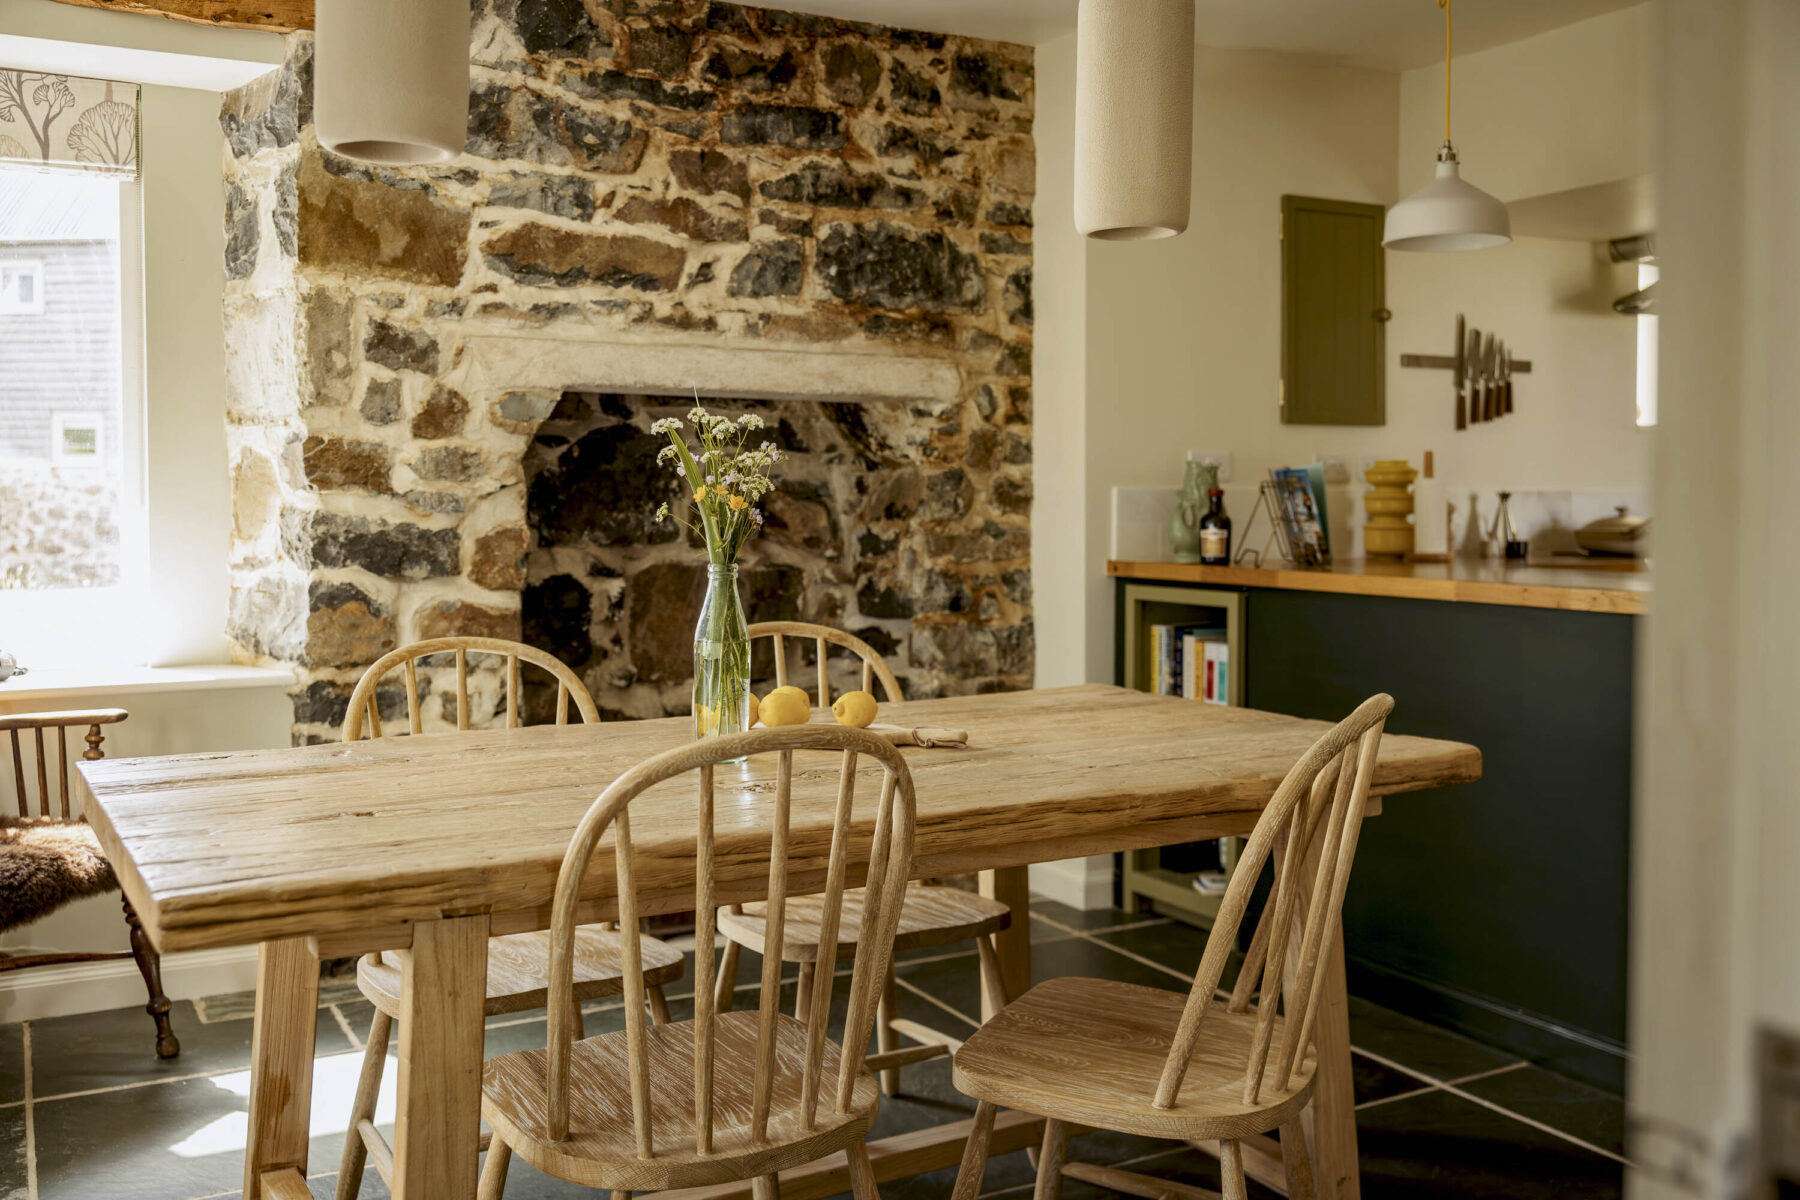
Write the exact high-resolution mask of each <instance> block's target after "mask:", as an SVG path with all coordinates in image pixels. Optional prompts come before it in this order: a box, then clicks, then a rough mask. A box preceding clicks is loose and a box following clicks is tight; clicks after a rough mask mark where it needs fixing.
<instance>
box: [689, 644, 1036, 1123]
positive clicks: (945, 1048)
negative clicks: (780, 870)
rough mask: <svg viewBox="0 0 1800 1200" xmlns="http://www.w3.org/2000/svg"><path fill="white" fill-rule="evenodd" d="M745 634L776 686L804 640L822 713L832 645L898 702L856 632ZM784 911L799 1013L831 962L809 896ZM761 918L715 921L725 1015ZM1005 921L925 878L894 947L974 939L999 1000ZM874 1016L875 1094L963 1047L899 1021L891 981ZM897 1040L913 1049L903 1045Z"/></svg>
mask: <svg viewBox="0 0 1800 1200" xmlns="http://www.w3.org/2000/svg"><path fill="white" fill-rule="evenodd" d="M749 632H750V640H751V643H752V645H754V644H755V643H756V642H757V641H759V640H761V639H763V638H767V639H769V640H770V642H771V643H772V645H771V649H772V650H773V652H774V658H775V683H776V686H777V687H779V686H781V685H783V684H785V683H787V681H788V678H789V675H788V667H789V665H790V663H789V659H790V658H791V657H794V650H795V648H796V647H804V646H805V645H806V644H807V643H808V641H810V642H811V643H812V649H813V667H814V669H815V671H816V680H817V691H818V696H817V702H818V705H819V707H821V708H828V707H830V705H831V678H830V672H829V670H828V667H827V661H826V655H827V652H828V651H829V649H830V648H831V647H832V646H837V647H840V648H842V649H844V650H848V651H849V652H850V653H851V654H853V655H855V656H856V658H857V660H858V661H859V662H860V664H861V668H862V690H863V691H865V692H868V693H870V694H871V695H875V694H876V693H875V691H874V687H875V684H876V682H878V681H879V682H880V684H881V692H880V694H879V695H877V696H876V698H877V699H878V700H880V701H881V702H883V703H886V704H896V703H898V702H899V701H900V700H901V698H902V697H901V695H900V681H899V680H898V679H896V678H895V677H894V672H893V671H892V670H891V669H889V667H888V665H887V662H886V660H885V659H883V658H882V657H881V653H880V651H878V650H876V649H875V648H874V647H873V646H871V645H869V643H867V642H865V641H864V640H863V639H861V638H859V637H857V636H856V635H855V634H851V633H846V632H844V631H843V630H841V629H833V628H831V627H830V626H829V625H813V624H809V623H807V622H804V621H763V622H759V623H757V624H755V625H752V626H750V631H749ZM801 665H802V666H804V664H801ZM797 677H798V676H796V678H797ZM848 903H849V905H850V910H851V913H852V919H851V920H850V921H848V922H846V923H845V925H844V926H843V927H842V944H841V945H840V946H839V947H838V953H839V954H840V955H842V954H844V953H848V952H850V951H852V950H853V948H854V946H855V944H856V930H857V929H859V928H860V922H859V917H860V911H861V904H862V897H861V895H860V894H859V893H856V892H852V893H851V895H850V897H849V901H848ZM787 912H788V929H787V931H786V935H785V937H784V939H783V941H782V942H781V943H779V945H778V947H777V949H778V950H779V952H781V953H784V954H786V956H787V959H788V961H789V962H793V963H796V964H798V965H799V968H800V989H799V998H798V1004H799V1008H800V1009H804V1007H805V998H806V996H807V995H808V993H809V990H810V989H811V987H812V982H813V979H814V977H815V974H816V972H817V964H818V963H819V962H820V961H826V962H829V961H830V960H831V957H832V956H831V955H821V954H820V953H819V949H818V947H819V944H820V942H819V937H820V933H821V930H820V927H819V925H820V923H819V919H818V917H819V914H818V911H817V901H816V898H814V897H804V896H803V897H795V898H794V900H793V901H791V902H790V903H789V904H788V907H787ZM766 916H767V914H766V913H765V912H764V910H763V906H762V905H760V904H751V905H733V906H731V907H730V908H728V909H727V910H726V911H725V912H724V913H722V914H721V915H720V918H719V930H720V932H721V933H723V934H724V935H725V936H726V937H727V938H729V939H730V942H729V943H728V944H727V945H726V947H725V962H724V965H723V967H722V969H721V971H720V973H719V985H718V989H719V992H718V1001H719V1004H720V1005H721V1006H722V1007H723V1008H724V1009H727V1010H729V1009H730V1007H731V1002H732V988H733V987H734V986H735V985H736V982H737V964H738V954H739V949H738V947H739V945H740V944H742V945H745V946H748V947H749V948H750V949H752V950H755V951H756V952H757V953H759V954H763V955H767V954H768V952H769V948H768V947H767V946H766V945H764V939H765V934H766V928H767V922H766ZM1011 922H1012V910H1011V909H1010V908H1009V907H1008V906H1007V905H1006V903H1005V902H1004V901H1001V900H995V899H992V898H990V897H986V896H978V895H975V894H974V893H972V892H967V891H963V890H962V889H961V888H954V887H940V886H937V882H936V881H935V880H930V879H925V880H920V881H919V882H918V883H917V884H915V885H914V887H913V888H912V890H911V891H910V892H909V893H908V894H907V898H906V906H905V909H904V911H903V912H902V913H901V917H900V932H899V935H898V940H897V941H896V945H897V946H898V947H899V948H901V949H905V950H919V949H928V948H933V947H937V946H947V945H951V944H953V943H955V942H963V941H973V942H974V943H975V947H976V950H977V951H978V952H979V954H980V959H981V970H982V974H983V977H984V978H985V979H987V980H989V981H990V982H989V984H988V986H989V988H990V989H991V990H994V991H995V994H996V995H1000V994H1002V993H1000V992H999V991H998V983H997V981H998V980H999V979H1000V960H999V957H998V955H997V953H996V951H995V948H994V941H993V935H994V934H995V933H998V932H999V931H1000V930H1002V929H1005V928H1006V927H1007V926H1008V925H1009V924H1011ZM880 1016H881V1019H880V1023H879V1025H878V1026H877V1033H878V1046H879V1052H878V1053H876V1054H874V1055H872V1056H870V1060H869V1061H870V1065H871V1066H872V1067H874V1068H875V1069H877V1070H879V1071H880V1073H881V1090H882V1091H883V1092H886V1093H887V1094H888V1095H890V1096H891V1095H894V1094H895V1093H897V1092H898V1091H899V1090H900V1068H901V1067H902V1066H904V1065H907V1064H910V1063H917V1062H924V1061H926V1060H927V1059H931V1058H940V1057H942V1056H943V1055H945V1054H948V1053H950V1051H952V1050H954V1049H955V1048H956V1047H957V1046H960V1045H961V1044H962V1043H961V1042H960V1041H959V1040H957V1039H956V1038H954V1037H951V1036H950V1035H948V1034H946V1033H944V1032H943V1031H941V1030H938V1029H933V1028H932V1027H931V1026H929V1025H926V1024H924V1023H922V1022H919V1021H914V1020H911V1019H909V1018H906V1017H902V1016H901V1015H900V1003H899V994H898V991H897V985H896V984H895V982H894V981H893V980H892V979H889V980H888V981H887V982H886V984H885V985H884V986H883V988H882V992H881V1014H880ZM902 1036H904V1037H907V1038H909V1039H911V1040H912V1041H914V1042H916V1043H918V1045H916V1046H908V1047H902V1046H901V1045H900V1039H901V1037H902Z"/></svg>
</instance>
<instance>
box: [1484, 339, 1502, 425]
mask: <svg viewBox="0 0 1800 1200" xmlns="http://www.w3.org/2000/svg"><path fill="white" fill-rule="evenodd" d="M1481 373H1482V375H1483V376H1484V377H1485V378H1486V379H1487V381H1488V384H1487V387H1486V388H1485V389H1484V390H1483V393H1482V404H1483V406H1484V407H1483V408H1482V410H1481V419H1482V420H1484V421H1491V420H1493V419H1494V417H1495V416H1496V415H1497V414H1496V413H1495V411H1494V405H1495V404H1496V403H1497V402H1498V401H1499V399H1500V396H1499V392H1500V380H1499V379H1498V377H1497V376H1496V374H1495V371H1494V335H1493V334H1491V333H1490V334H1488V335H1487V342H1486V344H1485V345H1483V346H1482V348H1481Z"/></svg>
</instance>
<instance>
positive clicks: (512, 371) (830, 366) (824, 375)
mask: <svg viewBox="0 0 1800 1200" xmlns="http://www.w3.org/2000/svg"><path fill="white" fill-rule="evenodd" d="M445 382H446V383H447V384H449V385H450V386H452V387H455V388H458V389H459V390H461V391H462V392H463V393H464V394H465V395H467V396H470V397H471V398H475V397H476V396H477V395H478V394H480V395H482V396H485V395H487V394H489V393H497V392H499V393H503V392H511V391H520V390H533V391H550V392H555V393H557V394H561V393H562V392H565V391H598V392H644V393H651V394H658V395H670V396H680V395H686V394H691V393H694V392H698V393H699V395H700V396H701V397H702V398H707V397H729V398H734V399H744V400H792V399H804V400H828V401H839V402H850V403H855V402H880V401H926V402H944V403H954V402H955V401H956V400H957V399H958V397H959V396H960V395H961V394H962V389H963V382H962V373H961V372H960V371H959V370H957V368H956V366H955V365H954V364H952V363H949V362H946V361H944V360H943V359H936V358H915V357H911V356H908V355H896V354H887V353H868V352H862V353H858V352H855V351H854V350H848V351H847V350H844V349H840V348H838V347H824V348H820V349H811V350H792V349H782V348H778V347H773V346H769V345H766V344H763V343H756V342H746V343H740V344H737V345H732V346H721V345H719V344H718V339H716V338H712V339H707V340H704V341H703V340H700V339H697V338H683V337H672V336H660V337H644V338H641V339H639V340H619V341H613V340H605V339H604V335H603V334H602V335H596V333H595V332H594V331H591V330H585V329H581V328H574V329H567V330H554V331H547V332H541V333H540V332H536V331H521V330H516V329H515V330H504V331H502V330H495V331H493V332H483V331H477V332H474V333H471V334H467V335H465V336H464V338H463V341H462V345H461V349H460V353H459V355H458V358H457V361H456V363H455V365H454V366H452V368H451V369H450V371H449V372H448V373H447V374H446V376H445Z"/></svg>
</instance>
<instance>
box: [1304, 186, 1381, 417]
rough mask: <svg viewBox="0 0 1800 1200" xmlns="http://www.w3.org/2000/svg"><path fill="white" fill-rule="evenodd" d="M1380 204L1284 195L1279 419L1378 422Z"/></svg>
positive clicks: (1379, 403)
mask: <svg viewBox="0 0 1800 1200" xmlns="http://www.w3.org/2000/svg"><path fill="white" fill-rule="evenodd" d="M1385 213H1386V210H1385V209H1383V208H1382V207H1381V205H1379V204H1352V203H1350V202H1349V201H1346V200H1317V199H1313V198H1312V197H1309V196H1283V197H1282V198H1281V419H1282V422H1283V423H1284V424H1287V425H1384V424H1386V423H1387V388H1386V383H1385V379H1384V374H1383V365H1384V364H1383V353H1384V344H1385V343H1384V339H1383V336H1382V331H1383V328H1384V323H1385V322H1386V321H1387V318H1388V312H1387V307H1386V282H1385V278H1384V275H1385V272H1384V270H1383V262H1382V254H1383V253H1384V252H1383V251H1382V248H1381V227H1382V221H1383V219H1384V216H1385Z"/></svg>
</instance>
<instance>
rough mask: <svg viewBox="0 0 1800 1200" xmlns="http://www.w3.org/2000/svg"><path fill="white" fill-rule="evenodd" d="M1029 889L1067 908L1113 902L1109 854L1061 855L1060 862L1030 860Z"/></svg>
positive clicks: (1099, 906)
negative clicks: (1087, 855)
mask: <svg viewBox="0 0 1800 1200" xmlns="http://www.w3.org/2000/svg"><path fill="white" fill-rule="evenodd" d="M1031 890H1032V891H1034V892H1036V893H1038V894H1039V895H1041V896H1043V897H1045V898H1046V899H1049V900H1054V901H1056V902H1057V903H1059V904H1066V905H1068V906H1069V907H1070V908H1079V909H1090V908H1111V907H1112V906H1113V856H1112V855H1110V854H1095V855H1091V856H1089V857H1087V858H1065V859H1063V860H1062V861H1060V862H1047V863H1032V864H1031Z"/></svg>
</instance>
